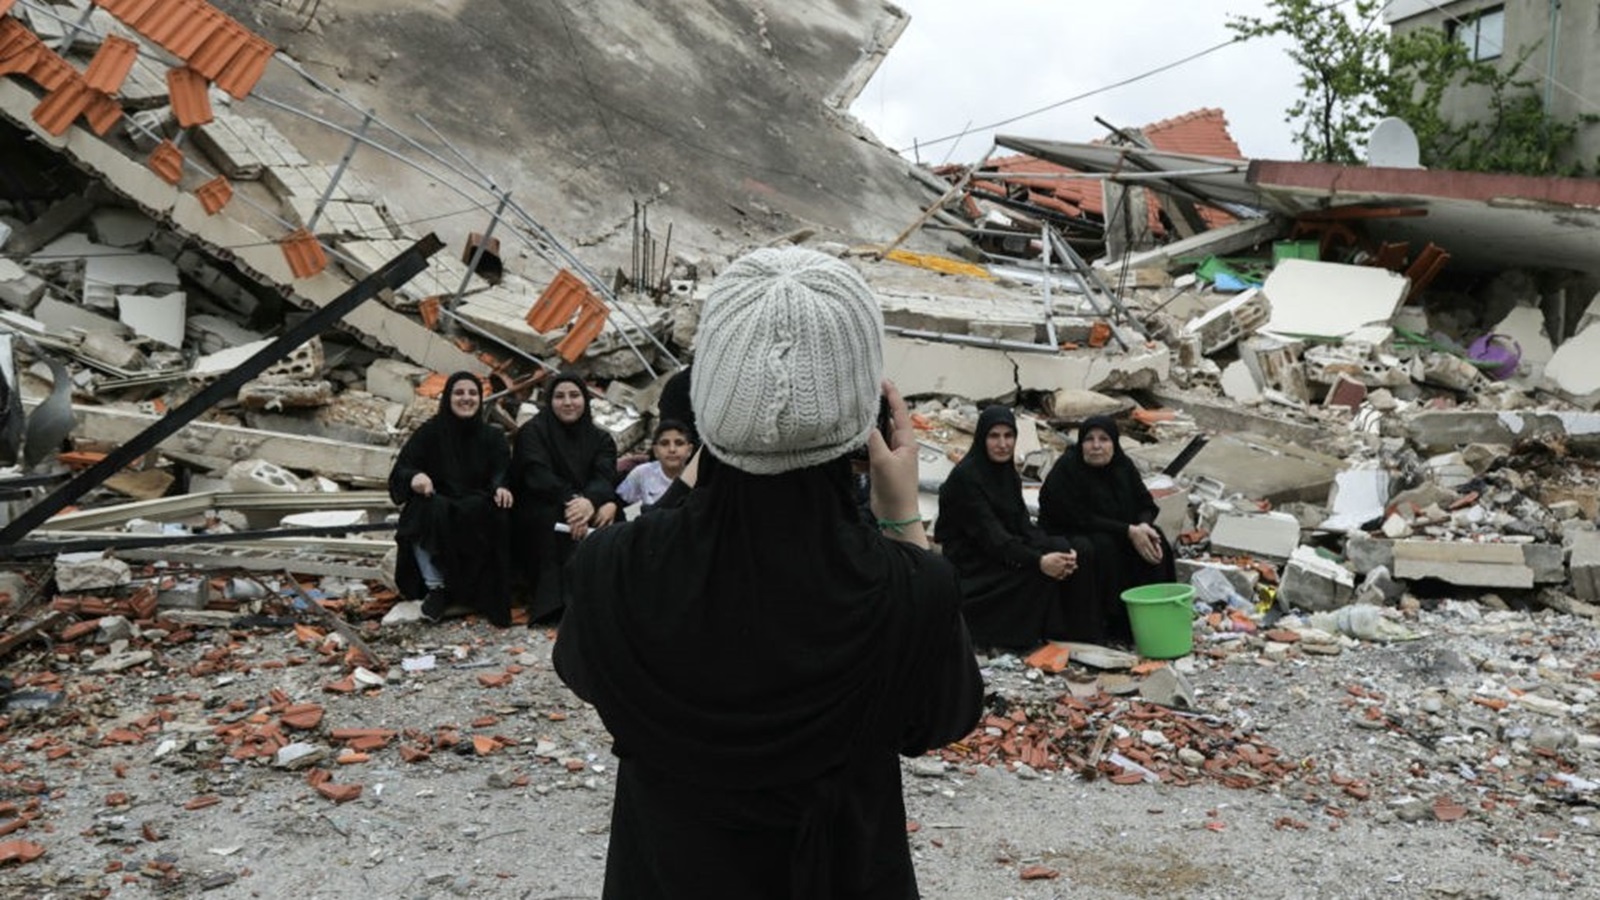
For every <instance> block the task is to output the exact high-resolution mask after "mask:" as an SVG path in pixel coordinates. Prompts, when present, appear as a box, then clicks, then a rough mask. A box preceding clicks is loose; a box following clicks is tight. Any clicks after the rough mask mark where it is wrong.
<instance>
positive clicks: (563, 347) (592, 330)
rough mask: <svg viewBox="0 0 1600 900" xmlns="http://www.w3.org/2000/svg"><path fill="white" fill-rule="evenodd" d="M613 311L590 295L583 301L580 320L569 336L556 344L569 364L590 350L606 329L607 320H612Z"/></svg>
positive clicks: (558, 350)
mask: <svg viewBox="0 0 1600 900" xmlns="http://www.w3.org/2000/svg"><path fill="white" fill-rule="evenodd" d="M610 316H611V310H609V309H607V308H606V305H605V304H604V303H601V302H600V298H598V297H596V296H595V295H593V294H589V295H588V296H587V297H585V298H584V300H583V309H582V310H581V311H580V312H579V313H578V320H577V321H576V322H573V323H572V330H571V331H568V332H567V336H566V337H564V338H562V339H561V343H559V344H556V352H557V353H559V354H561V358H562V359H564V360H566V361H567V362H569V363H574V362H577V361H578V357H580V356H582V355H583V351H585V350H587V349H589V345H590V344H592V343H594V339H595V338H597V337H599V336H600V332H601V331H602V330H604V328H605V327H606V319H608V318H610Z"/></svg>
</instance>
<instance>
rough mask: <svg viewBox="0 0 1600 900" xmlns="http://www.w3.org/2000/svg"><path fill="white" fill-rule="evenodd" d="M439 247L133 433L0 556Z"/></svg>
mask: <svg viewBox="0 0 1600 900" xmlns="http://www.w3.org/2000/svg"><path fill="white" fill-rule="evenodd" d="M443 246H444V244H443V242H441V241H440V240H439V238H438V237H437V236H435V235H432V234H429V235H427V236H426V237H424V238H422V239H421V240H419V241H417V242H416V243H415V244H412V245H411V246H410V247H409V248H407V249H406V250H404V251H403V252H401V254H400V255H399V256H396V257H395V258H394V259H391V260H389V261H388V262H387V263H384V265H383V267H382V268H380V269H378V270H377V271H376V272H373V273H372V274H371V275H368V276H367V277H366V278H363V279H361V280H360V281H358V282H356V284H355V285H354V286H352V287H351V288H350V290H348V291H345V292H344V293H343V294H340V295H339V296H338V297H335V298H334V299H333V301H332V302H330V303H329V304H328V305H327V306H324V307H322V308H321V309H319V310H317V311H316V312H313V313H312V314H311V315H309V316H307V317H306V318H305V319H303V320H302V321H301V322H300V323H299V324H298V325H296V326H294V327H293V328H291V329H289V330H288V331H286V332H284V333H283V335H282V336H280V337H279V338H278V339H277V340H275V341H273V342H272V343H271V344H268V345H267V346H266V347H264V348H262V349H261V351H260V352H258V353H256V355H254V356H252V357H250V358H249V359H247V360H245V361H244V362H243V363H241V364H240V365H239V367H238V368H236V369H234V370H232V371H231V372H228V373H227V374H226V375H223V376H222V377H221V378H219V379H217V380H216V381H214V382H212V383H211V384H209V385H207V386H206V387H205V388H203V389H202V390H201V391H199V392H198V393H196V394H195V395H194V396H193V397H190V398H189V399H188V400H187V401H185V402H184V403H182V404H181V405H179V406H178V408H176V409H174V410H172V411H171V412H169V413H167V414H166V415H165V416H162V417H161V419H160V420H159V421H157V422H156V423H155V424H153V425H151V426H150V427H149V428H146V429H145V430H144V431H141V432H139V434H137V435H135V436H134V438H133V439H132V440H130V441H128V442H127V443H125V444H123V445H122V446H120V447H118V448H117V449H115V450H113V451H111V452H110V453H108V454H106V456H105V458H104V459H102V460H100V461H99V462H97V463H95V464H94V465H92V466H90V467H89V468H87V469H85V470H84V471H83V472H82V473H81V474H79V475H78V477H76V478H74V479H72V480H71V481H69V482H67V483H66V484H64V485H62V486H61V487H60V488H58V489H57V490H56V491H55V492H54V493H52V494H50V495H49V496H46V497H45V498H44V499H43V500H40V501H39V502H38V503H35V504H34V505H33V506H31V507H29V508H28V509H27V510H25V511H24V512H23V513H22V514H21V515H19V516H17V517H16V518H15V519H13V520H12V521H11V523H10V524H9V525H7V526H6V527H5V528H4V529H0V551H3V550H4V549H5V548H7V547H9V546H10V545H12V544H15V543H16V542H17V541H18V540H19V539H21V538H22V537H24V536H25V535H27V534H28V532H30V531H32V530H34V529H35V528H38V527H39V526H40V525H43V524H44V523H45V522H46V521H47V520H49V518H50V517H51V516H53V515H55V514H56V513H58V512H60V511H61V510H63V509H65V508H66V507H67V505H68V504H70V503H72V502H73V501H74V500H77V499H78V498H79V497H82V496H83V495H84V494H86V493H88V492H89V491H90V490H92V489H94V488H95V487H96V486H98V485H99V484H100V483H101V482H103V481H105V480H106V479H107V478H110V477H111V476H112V475H114V474H116V473H117V472H119V471H121V470H122V468H123V467H124V466H126V465H128V464H129V463H131V462H133V461H134V460H136V459H138V458H139V457H141V456H143V455H144V454H146V453H148V452H150V451H151V450H154V449H155V448H156V446H157V445H158V444H160V443H161V442H162V441H164V440H166V439H167V438H169V437H171V436H172V435H174V434H176V433H177V432H178V431H179V430H180V429H182V428H183V426H185V425H187V424H189V423H190V422H192V421H194V420H195V419H196V418H197V417H199V415H200V414H201V413H203V412H205V411H206V410H208V409H210V408H211V407H213V406H216V405H217V404H218V403H219V402H221V401H222V400H224V399H226V398H228V397H232V396H234V395H235V394H237V393H238V392H239V388H240V387H242V386H243V385H244V383H245V382H247V381H249V380H250V379H252V378H254V377H256V376H257V375H260V374H261V373H262V372H264V371H266V369H267V368H268V367H269V366H271V365H272V364H273V363H276V362H277V361H278V360H280V359H283V358H284V357H285V356H287V355H288V354H289V352H290V351H291V350H294V349H295V348H296V347H298V346H300V345H301V344H304V343H305V342H306V341H308V340H310V339H311V338H312V337H314V336H316V335H319V334H321V333H323V332H324V331H327V330H328V329H329V328H331V327H332V326H333V325H334V324H335V323H337V322H338V321H339V320H341V319H343V318H344V317H345V316H347V315H349V314H350V311H351V310H353V309H355V308H356V307H357V306H360V305H361V304H362V303H364V302H366V301H367V300H368V299H370V298H372V297H374V296H376V295H377V294H378V292H379V291H382V290H385V289H388V290H395V289H398V288H400V287H401V286H403V285H404V284H405V283H406V282H407V281H410V280H411V278H412V277H413V276H415V275H416V274H417V273H419V272H421V271H422V270H423V269H425V268H427V266H428V257H430V256H432V255H433V254H435V253H437V252H438V251H439V249H440V248H441V247H443Z"/></svg>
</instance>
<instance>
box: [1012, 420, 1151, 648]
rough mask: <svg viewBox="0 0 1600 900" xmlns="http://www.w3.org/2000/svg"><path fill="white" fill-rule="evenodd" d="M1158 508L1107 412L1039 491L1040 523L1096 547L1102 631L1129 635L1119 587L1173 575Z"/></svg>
mask: <svg viewBox="0 0 1600 900" xmlns="http://www.w3.org/2000/svg"><path fill="white" fill-rule="evenodd" d="M1158 512H1159V510H1158V509H1157V508H1156V501H1155V499H1154V498H1153V497H1151V496H1150V491H1149V489H1148V488H1146V487H1145V486H1144V479H1143V478H1142V477H1141V476H1140V475H1139V469H1138V467H1137V466H1135V465H1134V464H1133V460H1131V459H1129V458H1128V454H1126V453H1124V452H1122V442H1121V434H1120V433H1119V432H1118V431H1117V423H1116V422H1115V421H1114V420H1113V419H1112V418H1111V417H1110V416H1094V417H1092V418H1089V419H1087V420H1085V421H1084V423H1083V424H1082V425H1080V426H1079V427H1078V443H1077V444H1075V445H1073V446H1072V447H1071V448H1069V449H1068V450H1067V452H1066V454H1065V455H1063V456H1062V457H1061V459H1060V461H1058V462H1057V463H1056V464H1055V466H1054V467H1052V468H1051V469H1050V474H1049V475H1048V476H1046V477H1045V480H1044V487H1043V488H1042V489H1040V491H1039V527H1041V528H1043V529H1044V530H1045V531H1047V532H1049V533H1050V534H1053V535H1062V536H1070V537H1071V538H1072V539H1073V540H1076V541H1089V542H1091V543H1092V544H1093V546H1094V550H1095V556H1096V558H1097V559H1099V560H1100V565H1101V567H1102V569H1103V573H1104V580H1105V588H1104V590H1103V592H1102V595H1101V597H1100V603H1099V606H1098V611H1099V620H1100V627H1101V628H1102V629H1103V630H1105V632H1106V633H1107V634H1108V636H1111V637H1115V638H1120V639H1121V640H1124V641H1126V640H1129V639H1130V638H1131V632H1130V631H1129V629H1128V611H1127V608H1126V606H1125V605H1124V604H1123V602H1122V592H1123V591H1125V590H1127V589H1128V588H1131V587H1139V586H1140V585H1146V584H1160V583H1166V582H1171V581H1173V580H1175V578H1176V574H1177V572H1176V564H1175V563H1174V562H1173V558H1172V545H1171V544H1169V543H1167V538H1166V536H1165V535H1163V534H1162V533H1161V530H1160V529H1158V528H1156V526H1155V521H1156V515H1157V514H1158Z"/></svg>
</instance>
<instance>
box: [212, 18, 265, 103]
mask: <svg viewBox="0 0 1600 900" xmlns="http://www.w3.org/2000/svg"><path fill="white" fill-rule="evenodd" d="M276 52H278V48H277V47H274V46H273V45H272V44H271V43H269V42H267V41H266V40H264V39H262V38H260V37H257V36H256V35H253V34H247V35H246V40H245V44H244V47H242V48H240V50H239V52H238V53H235V54H234V55H233V59H232V60H231V61H229V63H228V65H227V68H225V69H223V70H222V73H221V74H220V75H218V76H217V77H216V82H217V87H219V88H222V89H223V90H225V91H227V92H228V95H229V96H231V97H233V99H235V100H243V99H244V98H245V97H248V96H249V95H250V92H251V91H253V90H255V88H256V83H257V82H259V81H260V80H261V76H262V75H263V74H265V73H266V71H267V63H269V62H271V61H272V55H273V54H274V53H276Z"/></svg>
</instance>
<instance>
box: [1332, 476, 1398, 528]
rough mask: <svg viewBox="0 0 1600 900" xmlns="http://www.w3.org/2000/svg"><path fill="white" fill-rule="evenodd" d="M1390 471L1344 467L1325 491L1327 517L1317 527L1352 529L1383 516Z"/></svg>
mask: <svg viewBox="0 0 1600 900" xmlns="http://www.w3.org/2000/svg"><path fill="white" fill-rule="evenodd" d="M1389 483H1390V477H1389V473H1388V471H1387V470H1385V469H1379V468H1362V469H1346V470H1345V471H1343V472H1340V473H1339V474H1337V475H1335V476H1334V477H1333V489H1332V490H1331V491H1329V492H1328V510H1329V516H1328V518H1326V519H1324V520H1323V521H1322V523H1321V524H1320V526H1319V527H1321V528H1323V529H1326V530H1328V531H1354V530H1355V529H1358V528H1360V527H1361V526H1362V525H1364V524H1366V523H1367V522H1371V521H1372V520H1374V519H1377V518H1379V517H1381V516H1382V515H1383V511H1384V509H1385V508H1386V507H1387V506H1388V504H1389Z"/></svg>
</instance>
